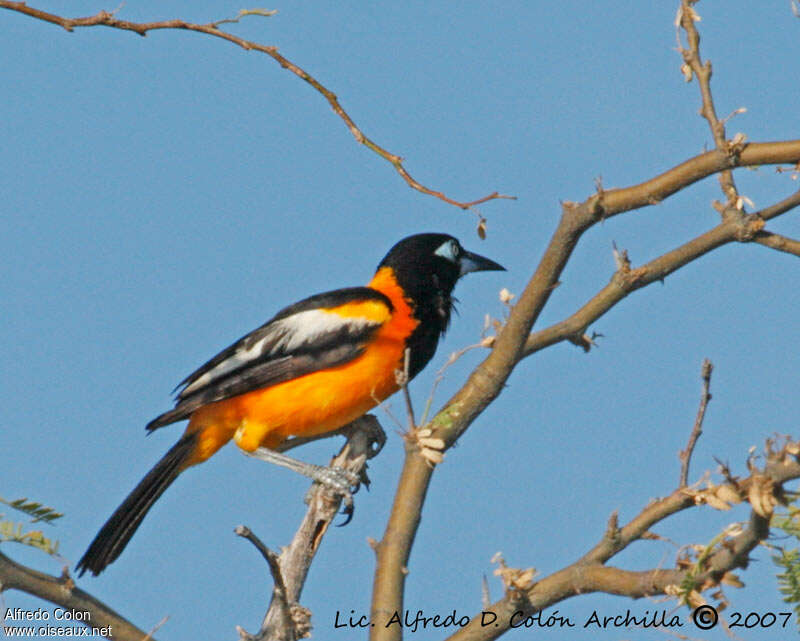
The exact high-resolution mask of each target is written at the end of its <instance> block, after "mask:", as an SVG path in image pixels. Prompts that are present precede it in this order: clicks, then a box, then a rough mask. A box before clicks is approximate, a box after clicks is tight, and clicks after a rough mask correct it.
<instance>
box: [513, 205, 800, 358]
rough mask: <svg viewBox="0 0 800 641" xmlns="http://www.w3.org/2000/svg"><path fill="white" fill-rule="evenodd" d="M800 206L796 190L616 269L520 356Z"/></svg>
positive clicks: (753, 236)
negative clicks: (653, 255) (631, 266)
mask: <svg viewBox="0 0 800 641" xmlns="http://www.w3.org/2000/svg"><path fill="white" fill-rule="evenodd" d="M798 205H800V191H797V192H795V193H794V194H792V195H791V196H789V197H788V198H785V199H783V200H782V201H780V202H778V203H776V204H775V205H772V206H770V207H767V208H765V209H762V210H761V211H759V212H756V213H754V214H743V213H741V212H740V214H741V215H740V216H738V217H736V216H731V217H729V218H728V219H727V220H725V221H724V222H722V223H720V224H719V225H717V226H716V227H714V228H713V229H711V230H709V231H707V232H706V233H704V234H701V235H700V236H698V237H697V238H694V239H693V240H690V241H689V242H687V243H684V244H683V245H681V246H680V247H677V248H676V249H673V250H672V251H669V252H667V253H666V254H663V255H662V256H659V257H658V258H655V259H653V260H651V261H650V262H648V263H645V264H644V265H642V266H641V267H638V268H636V269H629V270H627V271H623V272H620V271H617V272H615V273H614V275H613V276H612V278H611V282H609V284H608V285H606V286H605V287H604V288H603V289H601V290H600V291H599V292H598V293H597V294H595V295H594V296H593V297H592V298H591V299H590V300H589V301H587V302H586V303H585V304H584V305H583V306H582V307H581V308H580V309H579V310H578V311H576V312H575V313H574V314H572V315H571V316H570V317H569V318H566V319H564V320H563V321H560V322H558V323H555V324H554V325H551V326H550V327H546V328H545V329H541V330H539V331H536V332H533V333H532V334H531V335H530V336H529V337H528V340H527V341H526V343H525V347H524V350H523V354H522V355H523V357H524V356H530V355H531V354H533V353H535V352H538V351H539V350H542V349H544V348H545V347H549V346H550V345H555V344H556V343H560V342H561V341H564V340H570V339H571V337H573V336H579V335H581V334H582V333H583V332H584V331H585V329H586V328H587V327H588V326H589V325H590V324H591V323H593V322H595V321H596V320H597V319H598V318H600V317H601V316H603V315H604V314H605V313H606V312H607V311H608V310H610V309H611V308H612V307H614V306H615V305H616V304H617V303H618V302H620V301H621V300H623V299H624V298H625V297H627V296H628V294H630V293H632V292H633V291H635V290H637V289H641V288H643V287H646V286H647V285H650V284H652V283H654V282H661V281H663V280H664V279H665V278H666V277H667V276H669V275H670V274H672V273H673V272H675V271H677V270H678V269H680V268H681V267H683V266H684V265H687V264H689V263H690V262H692V261H694V260H697V259H698V258H700V257H701V256H704V255H705V254H707V253H708V252H710V251H712V250H714V249H716V248H717V247H721V246H722V245H726V244H728V243H732V242H734V241H739V242H746V241H747V240H753V241H757V238H758V237H759V234H760V232H761V226H763V224H764V221H766V220H771V219H773V218H776V217H777V216H780V215H782V214H785V213H786V212H788V211H790V210H791V209H793V208H794V207H797V206H798Z"/></svg>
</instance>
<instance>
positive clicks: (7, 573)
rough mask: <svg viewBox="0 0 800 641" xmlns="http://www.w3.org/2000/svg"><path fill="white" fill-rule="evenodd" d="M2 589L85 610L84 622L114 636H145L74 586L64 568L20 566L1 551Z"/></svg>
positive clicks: (138, 640) (126, 640) (138, 639)
mask: <svg viewBox="0 0 800 641" xmlns="http://www.w3.org/2000/svg"><path fill="white" fill-rule="evenodd" d="M5 590H20V591H21V592H26V593H28V594H31V595H33V596H35V597H39V598H40V599H45V600H46V601H50V602H51V603H55V604H56V605H60V606H61V607H63V608H65V609H68V610H75V611H77V612H88V613H89V617H88V619H87V620H86V621H85V623H87V624H88V625H90V626H92V627H97V628H110V630H111V633H112V634H113V635H114V639H120V640H121V641H142V639H143V638H145V637H146V636H148V635H147V633H146V632H144V631H142V630H140V629H139V628H137V627H136V626H135V625H133V624H132V623H131V622H130V621H128V620H127V619H125V618H124V617H123V616H122V615H120V614H118V613H117V612H115V611H114V610H112V609H111V608H109V607H108V606H107V605H106V604H105V603H103V602H102V601H99V600H98V599H96V598H95V597H93V596H92V595H91V594H88V593H87V592H84V591H83V590H81V589H80V588H78V587H76V586H75V582H74V581H73V580H72V577H70V576H69V574H68V572H67V570H66V568H65V571H64V574H62V575H61V576H60V577H54V576H50V575H48V574H44V573H43V572H38V571H37V570H33V569H31V568H27V567H25V566H23V565H20V564H19V563H16V562H14V561H12V560H11V559H10V558H8V557H7V556H6V555H5V554H3V553H2V552H0V592H2V591H5ZM150 638H152V637H150Z"/></svg>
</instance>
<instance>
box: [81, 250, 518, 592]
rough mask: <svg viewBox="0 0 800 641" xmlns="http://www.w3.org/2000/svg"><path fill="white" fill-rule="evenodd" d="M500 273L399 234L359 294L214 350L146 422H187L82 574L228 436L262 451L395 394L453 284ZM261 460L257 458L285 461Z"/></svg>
mask: <svg viewBox="0 0 800 641" xmlns="http://www.w3.org/2000/svg"><path fill="white" fill-rule="evenodd" d="M502 269H503V267H501V266H500V265H498V264H497V263H495V262H494V261H492V260H489V259H488V258H484V257H483V256H478V255H477V254H473V253H471V252H468V251H466V250H464V249H463V248H462V247H461V245H460V244H459V242H458V241H457V240H456V239H455V238H453V237H452V236H448V235H447V234H417V235H414V236H409V237H408V238H404V239H403V240H401V241H400V242H399V243H397V244H396V245H395V246H394V247H392V249H391V250H389V253H388V254H386V257H385V258H384V259H383V260H382V261H381V262H380V264H379V265H378V269H377V271H376V273H375V276H374V277H373V278H372V280H371V281H370V282H369V284H368V285H367V286H366V287H348V288H345V289H337V290H334V291H331V292H327V293H324V294H317V295H316V296H311V297H310V298H306V299H304V300H301V301H300V302H298V303H295V304H294V305H291V306H289V307H287V308H285V309H283V310H281V311H280V312H278V313H277V314H276V315H275V316H274V317H273V318H272V319H271V320H269V321H267V322H266V323H265V324H264V325H262V326H261V327H259V328H258V329H255V330H253V331H252V332H250V333H249V334H247V335H246V336H244V337H243V338H241V339H240V340H238V341H236V342H235V343H234V344H233V345H231V346H230V347H228V348H227V349H225V350H223V351H222V352H220V353H219V354H218V355H217V356H215V357H214V358H212V359H211V360H210V361H208V362H207V363H206V364H205V365H203V366H202V367H200V368H199V369H198V370H197V371H195V372H193V373H192V374H190V375H189V376H187V377H186V378H185V379H184V380H183V381H181V383H180V384H179V385H178V388H177V389H179V390H180V391H179V392H178V394H177V397H176V405H175V408H174V409H172V410H170V411H168V412H165V413H164V414H161V415H160V416H158V417H156V418H155V419H153V420H152V421H150V423H148V425H147V430H148V431H152V430H155V429H158V428H159V427H163V426H164V425H168V424H170V423H174V422H176V421H180V420H183V419H189V424H188V425H187V427H186V431H185V432H184V434H183V436H182V437H181V439H180V440H179V441H178V442H177V443H176V444H175V445H174V446H173V447H172V448H171V449H170V450H169V451H168V452H167V453H166V454H165V455H164V457H163V458H162V459H161V460H160V461H159V462H158V463H156V465H155V467H153V469H152V470H150V472H148V473H147V475H146V476H145V477H144V478H143V479H142V480H141V481H140V482H139V484H138V485H137V486H136V488H135V489H134V490H133V491H132V492H131V493H130V495H129V496H128V497H127V498H126V499H125V501H123V503H122V505H120V506H119V507H118V508H117V510H116V511H115V512H114V514H112V515H111V518H109V519H108V521H106V523H105V525H104V526H103V527H102V529H101V530H100V532H99V533H98V534H97V536H96V537H95V539H94V541H92V543H91V544H90V545H89V549H88V550H87V551H86V553H85V554H84V555H83V557H82V558H81V560H80V561H79V562H78V565H77V569H78V570H79V572H80V575H83V573H84V572H86V570H89V571H90V572H91V573H92V574H94V575H95V576H96V575H98V574H99V573H100V572H102V571H103V570H104V569H105V568H106V566H108V564H109V563H111V562H113V561H114V560H115V559H116V558H117V557H118V556H119V554H120V553H121V552H122V550H123V549H124V548H125V546H126V545H127V543H128V541H129V540H130V538H131V537H132V536H133V533H134V532H135V531H136V528H138V527H139V525H140V524H141V522H142V520H143V519H144V517H145V515H146V514H147V511H148V510H149V509H150V508H151V507H152V505H153V503H154V502H155V501H156V500H157V499H158V497H160V496H161V494H162V493H163V492H164V490H166V489H167V487H168V486H169V485H170V484H171V483H172V482H173V481H174V480H175V478H176V477H177V476H178V474H180V473H181V472H182V471H183V470H185V469H186V468H188V467H191V466H192V465H196V464H198V463H202V462H203V461H205V460H206V459H208V458H209V457H210V456H211V455H212V454H214V453H215V452H216V451H217V450H218V449H219V448H221V447H222V446H223V445H225V443H227V442H228V441H230V440H231V439H233V440H234V441H235V442H236V444H237V445H238V446H239V447H240V448H242V449H243V450H245V451H246V452H248V453H255V452H256V451H258V452H264V451H268V450H270V449H273V448H275V447H277V446H278V445H280V444H281V443H282V442H283V441H285V440H286V439H287V438H289V437H290V436H306V437H307V436H316V435H319V434H324V433H327V432H330V431H333V430H336V429H339V428H340V427H342V426H344V425H346V424H347V423H349V422H351V421H353V420H355V419H357V418H358V417H360V416H362V415H363V414H364V413H366V412H367V411H368V410H370V409H371V408H373V407H375V406H376V405H377V404H378V403H380V402H381V401H383V400H384V399H385V398H387V397H388V396H390V395H391V394H393V393H394V392H396V391H397V390H398V387H399V385H398V380H397V375H396V372H397V371H398V370H400V371H403V370H404V366H405V365H406V363H407V367H408V377H409V379H411V378H413V377H414V376H415V375H416V374H417V373H418V372H419V371H420V370H421V369H422V368H423V367H425V365H426V364H427V363H428V361H430V360H431V358H432V357H433V355H434V352H435V351H436V346H437V343H438V342H439V338H440V336H441V335H442V334H443V333H444V331H445V330H446V329H447V325H448V323H449V321H450V313H451V311H452V309H453V299H452V297H451V293H452V291H453V288H454V287H455V285H456V282H457V281H458V279H459V278H460V277H461V276H463V275H464V274H467V273H469V272H475V271H487V270H502ZM407 350H408V357H407V358H406V351H407ZM269 454H270V455H271V456H270V457H267V456H263V457H262V456H259V457H260V458H268V459H269V460H273V462H278V463H281V461H280V459H287V460H288V461H293V459H289V457H286V456H284V455H282V454H279V453H277V452H269ZM274 459H279V460H277V461H275V460H274ZM297 463H299V462H297ZM281 464H286V462H285V461H284V462H283V463H281ZM301 465H302V464H301ZM314 467H315V468H316V470H317V471H318V470H319V469H320V468H319V466H314ZM321 469H325V470H329V469H330V468H321ZM301 471H302V470H301ZM309 475H310V476H312V477H313V478H318V479H321V480H323V481H324V480H325V479H326V478H327V477H325V476H324V475H323V476H322V477H320V476H318V475H315V474H314V473H313V472H312V473H311V474H309ZM331 478H334V482H335V476H334V477H331ZM347 485H348V484H347V483H345V488H346V487H347Z"/></svg>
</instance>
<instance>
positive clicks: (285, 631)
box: [234, 525, 297, 641]
mask: <svg viewBox="0 0 800 641" xmlns="http://www.w3.org/2000/svg"><path fill="white" fill-rule="evenodd" d="M234 532H235V533H236V534H237V535H238V536H241V537H244V538H246V539H247V540H248V541H250V543H252V544H253V545H254V546H255V548H256V549H257V550H258V551H259V552H260V553H261V556H263V557H264V559H265V560H266V562H267V565H268V566H269V572H270V574H271V575H272V581H273V582H274V584H275V585H274V587H273V588H272V601H271V604H270V608H275V610H276V612H277V619H278V623H279V625H278V627H279V630H278V635H276V637H273V638H280V639H287V641H295V639H296V638H297V636H296V634H295V629H294V625H293V622H292V614H291V611H290V610H289V603H288V601H287V600H286V584H285V583H284V581H283V574H282V573H281V566H280V563H279V562H278V555H277V554H275V553H274V552H273V551H272V550H270V549H269V548H268V547H267V546H266V545H264V543H263V541H261V539H259V538H258V537H257V536H256V535H255V534H254V533H253V531H252V530H251V529H250V528H249V527H247V526H246V525H238V526H237V527H236V528H235V529H234ZM243 632H244V631H243V630H241V631H240V635H241V634H242V633H243ZM245 634H246V633H245Z"/></svg>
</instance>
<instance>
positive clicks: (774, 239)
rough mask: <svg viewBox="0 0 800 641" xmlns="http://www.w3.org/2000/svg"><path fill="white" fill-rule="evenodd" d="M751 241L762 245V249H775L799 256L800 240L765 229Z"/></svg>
mask: <svg viewBox="0 0 800 641" xmlns="http://www.w3.org/2000/svg"><path fill="white" fill-rule="evenodd" d="M753 241H754V242H756V243H758V244H759V245H764V247H771V248H772V249H777V250H778V251H782V252H786V253H787V254H793V255H795V256H800V240H794V239H793V238H787V237H786V236H781V235H780V234H774V233H772V232H770V231H767V230H766V229H764V230H762V231H760V232H758V233H757V234H756V237H755V238H754V239H753Z"/></svg>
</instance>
